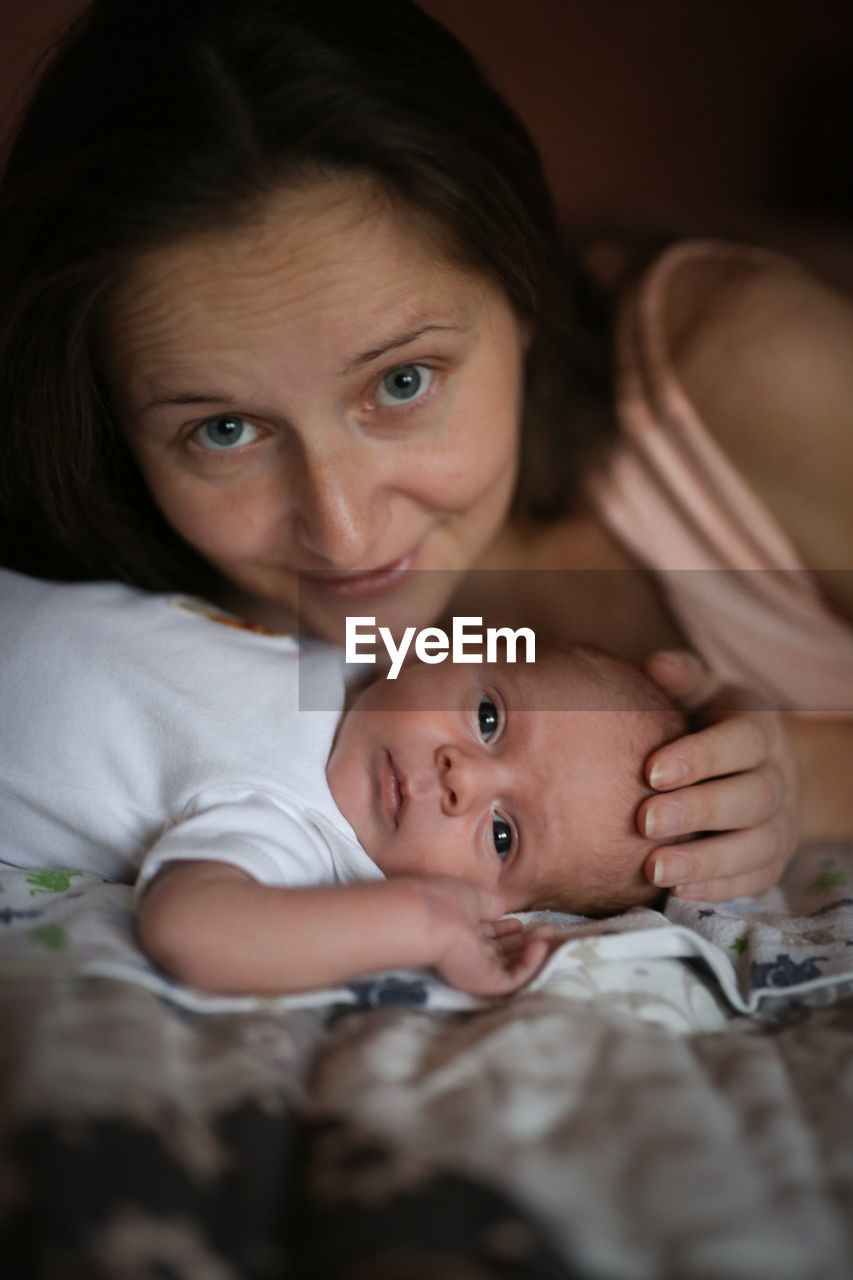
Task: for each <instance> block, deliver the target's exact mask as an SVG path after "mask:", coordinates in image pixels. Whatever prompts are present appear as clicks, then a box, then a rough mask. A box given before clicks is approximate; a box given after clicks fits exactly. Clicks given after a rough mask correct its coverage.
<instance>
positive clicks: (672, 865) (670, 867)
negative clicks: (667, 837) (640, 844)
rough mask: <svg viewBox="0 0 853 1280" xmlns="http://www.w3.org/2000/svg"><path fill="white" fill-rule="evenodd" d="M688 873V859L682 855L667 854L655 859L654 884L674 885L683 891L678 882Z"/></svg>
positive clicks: (682, 886)
mask: <svg viewBox="0 0 853 1280" xmlns="http://www.w3.org/2000/svg"><path fill="white" fill-rule="evenodd" d="M689 871H690V859H689V858H687V857H685V855H684V854H683V853H668V854H667V855H666V857H660V858H656V859H655V875H654V883H655V884H659V885H672V884H675V885H676V886H677V889H683V888H684V885H682V884H679V881H680V880H681V879H682V878H683V877H686V876H687V875H688V873H689Z"/></svg>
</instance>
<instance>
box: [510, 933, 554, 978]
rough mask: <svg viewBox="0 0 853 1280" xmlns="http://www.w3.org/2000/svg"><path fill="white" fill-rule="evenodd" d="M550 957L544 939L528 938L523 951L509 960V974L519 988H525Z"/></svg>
mask: <svg viewBox="0 0 853 1280" xmlns="http://www.w3.org/2000/svg"><path fill="white" fill-rule="evenodd" d="M547 955H548V943H547V942H546V941H545V939H544V938H528V939H527V940H526V943H525V946H524V949H523V951H521V952H520V953H519V954H518V955H516V956H512V957H510V959H509V968H508V972H509V974H510V976H511V977H512V979H513V981H514V982H515V983H516V986H517V987H521V986H524V984H525V983H526V982H529V981H530V979H531V978H532V977H533V975H534V974H535V973H537V972H538V970H539V969H540V968H541V967H542V965H543V964H544V962H545V958H546V956H547Z"/></svg>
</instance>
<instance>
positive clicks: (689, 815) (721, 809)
mask: <svg viewBox="0 0 853 1280" xmlns="http://www.w3.org/2000/svg"><path fill="white" fill-rule="evenodd" d="M784 786H785V784H784V781H783V779H782V775H781V774H780V772H779V770H778V769H776V768H775V767H774V766H773V765H770V764H767V765H764V766H763V767H762V768H760V769H750V770H749V772H748V773H737V774H735V775H734V776H733V777H730V778H719V779H717V780H715V781H712V782H702V783H700V784H699V785H698V786H695V787H682V788H680V789H679V790H678V791H671V792H669V793H668V794H666V795H660V796H651V797H650V798H649V799H648V800H644V801H643V803H642V804H641V805H640V808H639V810H638V811H637V822H638V825H639V828H640V830H641V831H642V832H643V834H644V835H646V836H648V837H649V839H651V840H664V839H669V838H670V837H671V836H683V835H690V834H691V833H693V832H696V831H733V830H738V829H740V828H741V827H755V826H759V825H760V824H761V823H762V822H766V821H767V820H768V819H769V818H772V817H773V815H774V813H776V811H777V810H778V808H779V805H780V803H781V802H782V798H783V792H784Z"/></svg>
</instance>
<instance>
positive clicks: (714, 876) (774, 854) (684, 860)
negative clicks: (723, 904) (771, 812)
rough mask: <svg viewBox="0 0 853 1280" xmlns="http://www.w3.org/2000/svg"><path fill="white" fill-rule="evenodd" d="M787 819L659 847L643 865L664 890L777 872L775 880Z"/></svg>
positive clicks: (783, 848) (651, 877)
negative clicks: (763, 872)
mask: <svg viewBox="0 0 853 1280" xmlns="http://www.w3.org/2000/svg"><path fill="white" fill-rule="evenodd" d="M787 825H788V824H787V822H786V821H785V820H784V819H782V818H775V819H774V820H773V821H771V822H764V823H762V824H761V825H760V826H757V827H747V828H746V830H744V831H727V832H725V833H723V834H721V835H716V836H706V837H705V838H704V839H702V840H693V841H691V842H690V843H689V844H674V845H666V846H664V847H662V848H659V849H655V850H653V851H652V853H650V854H649V856H648V857H647V858H646V861H645V863H644V864H643V869H644V871H645V874H646V877H647V878H648V879H649V880H650V881H651V883H652V884H655V885H658V886H659V887H660V888H661V889H674V888H676V886H678V888H679V890H680V889H681V888H682V887H683V888H684V889H687V888H688V887H692V886H694V885H699V884H702V885H705V884H709V883H713V882H714V881H717V880H721V879H725V878H726V877H727V876H735V877H741V876H751V875H753V874H755V873H757V872H759V871H765V872H766V871H768V870H770V871H773V872H774V874H773V875H772V877H771V879H770V880H768V881H767V883H768V884H769V883H772V882H773V880H775V878H776V875H777V874H778V872H779V869H780V866H781V864H782V863H783V862H784V860H785V856H786V854H785V850H786V849H787V846H788V839H787Z"/></svg>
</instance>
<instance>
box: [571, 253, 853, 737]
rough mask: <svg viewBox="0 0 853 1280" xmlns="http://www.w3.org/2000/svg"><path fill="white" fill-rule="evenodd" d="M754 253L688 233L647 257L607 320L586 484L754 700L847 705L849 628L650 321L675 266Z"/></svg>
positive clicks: (696, 635) (658, 317) (621, 537)
mask: <svg viewBox="0 0 853 1280" xmlns="http://www.w3.org/2000/svg"><path fill="white" fill-rule="evenodd" d="M721 254H725V255H727V256H732V255H737V256H740V257H741V258H742V259H744V260H747V261H748V260H753V261H758V260H766V259H767V258H768V257H770V255H769V254H766V253H765V252H764V251H762V250H757V249H756V250H750V249H742V248H738V247H735V246H727V245H724V244H716V243H708V242H702V241H697V242H690V243H686V244H680V245H676V246H674V247H673V248H672V249H669V250H667V251H666V252H665V253H664V254H663V255H662V256H661V257H660V258H658V259H657V261H656V262H655V263H654V264H653V265H652V267H651V268H650V270H649V271H648V272H647V274H646V276H645V277H644V279H643V280H642V282H641V284H640V287H639V289H638V290H637V292H636V293H635V294H634V296H633V297H632V298H631V299H630V300H629V302H628V303H627V304H626V306H625V308H624V310H623V313H622V315H621V316H620V318H619V326H618V334H617V371H618V374H617V376H618V412H619V418H620V422H621V426H622V437H621V443H620V444H619V445H618V446H617V448H616V450H615V451H614V453H613V454H612V455H611V456H610V458H609V459H608V462H607V464H606V466H605V467H604V468H603V470H602V471H600V472H599V473H597V474H596V475H594V476H593V477H592V478H591V480H590V483H589V495H590V498H591V500H592V502H593V504H594V505H595V507H596V509H597V511H598V513H599V515H600V516H601V518H602V520H603V521H604V523H605V525H606V526H607V527H608V528H609V529H610V531H611V532H612V533H613V535H614V536H615V537H616V538H617V539H618V541H619V542H620V543H622V545H623V546H624V547H625V548H626V549H627V550H628V551H629V553H630V554H631V555H632V556H633V557H634V558H635V559H636V560H637V561H638V562H639V563H641V564H643V565H645V566H646V567H647V568H648V569H650V570H651V571H652V572H653V573H654V574H655V576H656V577H657V578H658V580H659V582H660V583H661V586H662V589H663V591H664V594H665V597H666V599H667V601H668V604H669V607H670V609H671V611H672V613H673V616H674V617H675V618H676V620H677V621H678V623H679V624H680V626H681V629H682V630H683V632H684V634H685V636H686V637H687V639H688V641H689V643H690V644H691V645H692V647H693V648H694V649H695V650H696V652H697V653H699V654H701V655H702V657H703V658H704V659H705V660H706V661H707V662H708V663H709V664H710V666H711V667H712V668H714V669H715V670H716V671H717V672H718V673H719V674H720V675H722V676H724V677H725V678H726V679H728V680H731V681H733V682H735V683H737V684H744V685H748V686H750V687H751V688H752V689H755V690H758V691H760V692H761V693H762V694H763V695H764V696H765V697H766V699H767V702H766V705H767V706H769V707H778V708H780V709H785V708H787V709H791V710H799V711H803V712H815V713H821V712H822V713H829V714H831V713H833V712H836V713H840V712H844V711H848V712H849V711H851V710H853V626H851V624H850V623H848V622H846V621H845V620H844V619H843V618H841V617H840V616H839V614H838V613H836V612H834V611H833V609H832V606H831V604H830V603H829V602H828V601H827V600H826V599H825V597H824V596H823V595H822V593H821V591H820V589H819V586H818V583H817V581H816V579H815V578H814V577H813V575H812V574H811V573H810V572H809V570H808V569H807V567H806V565H805V564H804V563H803V561H802V559H801V557H800V556H799V554H798V552H797V550H796V549H795V547H794V546H793V544H792V543H791V541H790V539H789V538H788V537H787V535H786V534H785V532H784V531H783V530H782V529H781V528H780V526H779V525H778V524H777V522H776V521H775V519H774V518H773V516H772V515H771V514H770V512H769V511H768V509H767V507H766V506H765V505H764V504H763V502H762V501H761V500H760V499H759V498H758V496H757V494H756V493H754V492H753V490H752V489H750V488H749V486H748V485H747V484H746V482H745V481H744V479H743V478H742V476H741V475H740V474H739V472H738V471H737V470H736V469H735V467H734V466H733V464H732V463H731V462H730V461H729V459H728V458H727V456H726V455H725V454H724V453H723V451H722V450H721V449H720V448H719V447H718V446H717V445H716V443H715V442H714V440H713V439H712V437H711V436H710V434H709V432H708V431H707V430H706V428H705V426H704V425H703V423H702V422H701V420H700V419H699V417H698V416H697V413H696V410H695V408H694V406H693V404H692V403H691V402H690V400H689V399H688V398H687V396H686V394H685V392H684V390H683V388H682V387H681V386H680V384H679V382H678V380H677V378H676V375H675V371H674V369H673V366H672V364H671V362H670V355H669V351H668V350H667V346H666V338H665V333H664V326H663V319H664V306H665V302H666V294H667V289H668V287H669V283H670V280H671V278H672V277H673V275H674V274H675V273H676V272H677V271H678V269H679V268H680V267H681V265H682V264H683V263H685V262H688V261H695V260H696V259H697V258H702V257H705V258H707V257H710V256H718V255H721Z"/></svg>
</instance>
